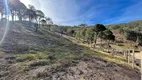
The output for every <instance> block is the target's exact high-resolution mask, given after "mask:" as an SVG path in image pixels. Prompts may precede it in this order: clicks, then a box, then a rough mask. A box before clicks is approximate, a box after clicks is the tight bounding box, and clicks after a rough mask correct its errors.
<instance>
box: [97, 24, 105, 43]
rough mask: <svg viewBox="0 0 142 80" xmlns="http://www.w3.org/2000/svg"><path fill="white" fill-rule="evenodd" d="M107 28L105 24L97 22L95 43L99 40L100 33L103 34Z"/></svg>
mask: <svg viewBox="0 0 142 80" xmlns="http://www.w3.org/2000/svg"><path fill="white" fill-rule="evenodd" d="M105 30H106V27H105V26H104V25H102V24H96V25H95V26H94V31H95V33H96V34H95V35H96V36H95V37H96V38H95V40H94V41H95V44H96V42H97V38H98V35H99V34H101V33H102V32H103V31H105Z"/></svg>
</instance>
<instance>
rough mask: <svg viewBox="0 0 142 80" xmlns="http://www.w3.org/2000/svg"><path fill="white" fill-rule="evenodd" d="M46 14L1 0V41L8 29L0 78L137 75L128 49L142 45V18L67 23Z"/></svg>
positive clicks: (130, 79) (102, 79)
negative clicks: (124, 20) (137, 19)
mask: <svg viewBox="0 0 142 80" xmlns="http://www.w3.org/2000/svg"><path fill="white" fill-rule="evenodd" d="M5 6H7V7H5ZM47 16H48V15H45V14H44V12H43V11H41V10H37V9H36V8H35V7H34V6H32V5H29V6H28V7H26V6H25V5H24V4H23V3H21V2H20V0H0V40H1V39H2V38H3V35H4V33H5V26H6V24H7V23H8V28H9V29H8V32H7V34H6V36H5V38H4V41H3V42H2V43H1V45H0V80H140V60H139V59H137V57H135V56H134V55H132V54H134V53H135V52H138V53H140V50H141V45H142V41H141V39H142V33H141V32H142V28H141V26H142V25H141V23H142V21H135V22H130V23H126V24H114V25H104V24H94V25H93V26H88V25H87V24H80V25H76V26H66V25H56V24H55V23H53V21H52V18H50V16H49V17H47ZM131 64H132V65H131ZM132 66H133V67H132Z"/></svg>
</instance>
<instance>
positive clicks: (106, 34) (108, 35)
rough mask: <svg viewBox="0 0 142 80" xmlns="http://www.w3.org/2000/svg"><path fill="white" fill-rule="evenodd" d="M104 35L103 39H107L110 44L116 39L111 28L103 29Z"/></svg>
mask: <svg viewBox="0 0 142 80" xmlns="http://www.w3.org/2000/svg"><path fill="white" fill-rule="evenodd" d="M103 33H104V35H102V36H103V37H102V38H103V39H105V40H106V41H107V43H108V45H109V43H110V41H115V36H114V35H113V32H112V31H110V30H108V29H107V30H105V31H103Z"/></svg>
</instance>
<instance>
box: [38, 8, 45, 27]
mask: <svg viewBox="0 0 142 80" xmlns="http://www.w3.org/2000/svg"><path fill="white" fill-rule="evenodd" d="M36 15H37V20H36V21H37V24H38V27H40V21H41V19H42V18H44V16H45V14H44V13H43V12H42V11H41V10H36Z"/></svg>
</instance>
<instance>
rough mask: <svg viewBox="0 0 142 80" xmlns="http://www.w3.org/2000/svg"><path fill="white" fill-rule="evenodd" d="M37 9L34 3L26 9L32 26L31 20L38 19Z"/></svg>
mask: <svg viewBox="0 0 142 80" xmlns="http://www.w3.org/2000/svg"><path fill="white" fill-rule="evenodd" d="M35 11H36V9H35V7H34V6H32V5H29V7H28V9H27V11H26V16H27V17H28V19H29V22H30V26H31V22H32V21H33V20H34V19H36V17H37V15H36V12H35Z"/></svg>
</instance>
